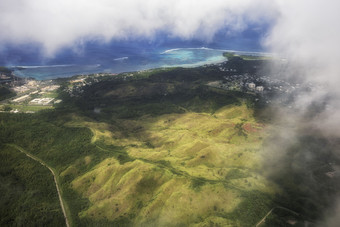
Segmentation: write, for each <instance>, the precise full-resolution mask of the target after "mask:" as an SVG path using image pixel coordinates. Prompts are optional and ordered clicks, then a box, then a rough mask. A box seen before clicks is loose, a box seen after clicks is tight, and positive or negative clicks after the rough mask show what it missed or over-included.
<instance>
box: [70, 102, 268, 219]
mask: <svg viewBox="0 0 340 227" xmlns="http://www.w3.org/2000/svg"><path fill="white" fill-rule="evenodd" d="M77 124H79V125H86V126H87V127H90V128H91V131H92V132H94V138H93V139H92V142H94V143H96V144H98V145H99V146H105V145H109V144H110V143H112V144H115V145H120V146H124V147H125V148H126V151H127V153H128V154H129V156H130V157H131V158H132V159H134V161H133V162H127V163H119V162H118V161H117V160H116V159H112V158H110V159H107V160H104V161H103V162H101V163H99V164H98V165H97V166H96V167H95V168H94V169H93V170H92V171H90V172H88V173H86V174H85V175H83V176H81V177H78V178H77V179H76V180H74V181H73V183H72V186H73V187H74V188H75V189H76V190H77V191H79V192H80V193H82V194H83V195H84V196H85V197H87V198H89V200H90V202H91V206H90V207H89V208H88V209H87V210H84V211H83V212H82V213H81V217H83V218H91V217H93V218H94V219H108V220H115V219H117V218H119V217H120V216H123V217H127V218H130V217H132V216H133V217H134V225H143V224H148V225H153V226H159V225H167V226H169V225H170V226H171V225H173V226H178V225H181V224H183V225H186V226H187V225H194V224H195V223H201V224H202V223H210V222H214V223H217V224H219V225H222V226H225V225H232V226H235V225H238V224H240V223H239V222H242V224H246V225H250V224H252V223H254V221H256V220H257V219H256V218H257V217H258V215H259V214H261V213H262V212H265V211H266V209H268V207H267V205H268V198H269V197H270V195H271V194H272V193H273V192H274V189H273V187H272V185H271V184H270V183H269V182H268V181H266V180H265V178H263V177H262V176H261V175H260V174H259V173H258V172H259V171H260V170H261V168H260V165H261V160H260V159H261V156H260V152H259V151H260V148H261V144H262V137H263V136H265V130H264V128H263V125H260V124H258V123H256V121H255V119H254V118H253V117H252V111H251V110H250V109H248V108H247V107H246V106H245V105H244V104H242V105H240V106H233V105H232V106H227V107H224V108H222V109H220V110H219V111H217V112H216V113H215V114H214V115H211V114H205V113H193V112H188V113H183V114H166V115H162V116H159V117H156V118H154V117H147V116H146V117H143V118H141V119H138V120H121V121H120V122H119V123H117V124H119V125H118V127H119V128H123V129H122V131H124V132H126V133H127V134H128V136H125V135H119V134H118V133H116V134H115V132H111V131H109V130H107V129H108V128H110V125H105V124H99V125H97V124H95V123H91V122H83V123H80V122H78V123H77ZM240 125H242V126H241V127H239V126H240ZM136 129H139V130H136ZM108 151H109V149H108ZM141 173H142V174H141ZM63 174H67V171H66V172H64V173H63ZM248 193H250V194H251V195H252V193H253V194H254V196H255V197H257V196H259V195H261V194H268V197H267V198H266V199H263V201H258V202H259V203H260V204H262V205H263V209H264V210H257V212H258V214H256V215H255V217H253V219H251V220H248V221H249V222H245V221H244V220H238V217H235V216H233V215H232V214H233V211H234V210H235V209H237V208H238V209H241V211H240V212H246V210H243V209H246V207H243V208H240V207H238V206H239V205H241V204H242V203H244V202H245V200H247V199H245V198H247V197H244V195H245V194H246V195H247V194H248ZM249 199H251V200H252V199H253V197H251V198H249ZM248 202H250V203H251V201H248ZM112 211H114V212H112Z"/></svg>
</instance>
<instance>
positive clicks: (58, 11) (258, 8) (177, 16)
mask: <svg viewBox="0 0 340 227" xmlns="http://www.w3.org/2000/svg"><path fill="white" fill-rule="evenodd" d="M274 5H275V4H274V3H273V1H270V0H255V1H254V0H229V1H225V0H172V1H162V0H144V1H140V0H116V1H110V0H96V1H90V0H59V1H46V0H25V1H24V0H2V1H0V9H2V10H1V11H2V13H1V14H0V30H1V31H2V34H1V36H0V42H2V43H6V42H7V43H8V42H10V43H27V42H33V43H38V44H41V45H42V46H43V48H44V50H45V53H46V54H47V55H52V54H54V53H55V52H56V51H57V50H58V49H59V48H62V47H71V46H73V45H75V44H76V43H77V42H78V43H79V42H82V41H84V40H85V41H86V40H91V39H96V40H103V41H110V40H112V39H133V38H147V39H153V38H154V37H155V35H156V34H158V33H165V34H167V35H168V36H170V37H179V38H182V39H192V38H198V39H203V40H207V41H209V40H211V39H212V38H213V37H214V35H215V34H216V32H218V31H219V30H220V29H222V28H227V30H229V31H230V33H231V34H232V33H234V32H239V31H242V30H244V29H245V28H247V26H248V24H249V23H252V24H256V23H263V22H268V21H271V20H272V19H273V18H274V16H275V15H276V14H275V10H274V9H275V7H274Z"/></svg>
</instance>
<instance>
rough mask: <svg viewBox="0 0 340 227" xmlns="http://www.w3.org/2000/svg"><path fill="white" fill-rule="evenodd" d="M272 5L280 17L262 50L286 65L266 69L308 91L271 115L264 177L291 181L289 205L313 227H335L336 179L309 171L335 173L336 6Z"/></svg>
mask: <svg viewBox="0 0 340 227" xmlns="http://www.w3.org/2000/svg"><path fill="white" fill-rule="evenodd" d="M277 6H278V8H279V12H280V15H279V17H278V18H277V21H276V23H275V26H273V28H272V30H271V31H270V33H269V34H268V36H267V37H266V39H265V40H263V45H264V46H265V47H266V48H268V49H269V50H270V51H271V52H274V53H276V54H277V55H278V56H280V58H281V59H285V60H287V62H286V63H285V67H284V70H282V68H280V69H279V68H278V67H276V66H275V65H272V66H271V67H272V70H273V72H276V73H277V74H279V75H280V77H283V78H284V79H286V80H292V79H298V80H299V81H300V83H301V84H302V85H305V86H306V87H309V88H310V89H307V90H305V91H301V92H300V94H299V95H298V96H296V97H295V98H294V100H293V101H292V103H290V105H291V106H293V109H288V107H287V106H281V107H279V108H278V110H277V111H276V124H278V125H279V126H280V130H279V131H278V132H275V133H273V137H272V138H271V141H272V142H269V143H268V144H267V145H266V148H265V149H266V154H267V155H268V160H267V162H268V163H267V164H268V166H267V168H268V169H274V171H273V172H272V173H270V174H269V175H270V177H273V178H274V179H276V180H278V181H281V182H284V181H286V180H287V179H292V182H294V183H292V185H295V186H296V189H295V190H296V191H295V193H296V194H301V195H300V198H298V196H296V198H298V199H297V200H300V202H298V203H297V204H298V205H295V206H296V207H298V206H301V207H304V209H309V210H310V214H309V215H310V216H314V218H316V219H317V220H314V221H316V223H315V224H317V226H329V227H333V226H338V223H339V222H340V217H339V215H338V212H337V211H339V209H340V203H339V202H335V201H339V196H338V193H337V190H336V188H337V187H338V183H337V182H338V178H335V179H327V176H326V175H325V174H324V173H323V174H322V173H320V172H319V170H316V169H315V168H316V167H315V166H321V165H323V166H324V168H330V169H331V170H332V171H334V172H335V173H338V170H337V168H338V160H339V157H340V153H339V147H340V146H339V139H338V138H339V136H340V130H339V126H340V117H339V116H340V102H339V98H340V90H339V89H338V86H339V82H340V64H339V63H338V59H340V45H339V44H338V42H339V39H340V27H339V25H338V23H339V19H340V15H339V13H338V12H337V9H338V8H339V7H340V2H338V1H335V0H331V1H316V0H315V1H307V0H302V1H277ZM316 163H318V164H316ZM325 178H326V179H325ZM288 181H290V180H288ZM287 184H288V183H287ZM286 190H287V191H289V190H291V189H288V188H287V189H286ZM334 190H335V191H334ZM288 194H289V192H288ZM290 196H291V197H292V195H290ZM294 196H295V195H294ZM288 197H289V196H288ZM304 199H306V200H305V201H303V200H304ZM297 200H291V201H290V203H294V202H296V201H297ZM307 200H309V201H307ZM315 204H318V205H315ZM288 205H289V204H288ZM307 207H308V208H307ZM313 212H315V214H313Z"/></svg>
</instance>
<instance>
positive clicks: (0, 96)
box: [0, 85, 15, 101]
mask: <svg viewBox="0 0 340 227" xmlns="http://www.w3.org/2000/svg"><path fill="white" fill-rule="evenodd" d="M13 96H15V93H14V92H12V91H11V90H10V89H8V88H7V87H4V86H1V85H0V101H2V100H5V99H8V98H11V97H13Z"/></svg>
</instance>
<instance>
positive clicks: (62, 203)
mask: <svg viewBox="0 0 340 227" xmlns="http://www.w3.org/2000/svg"><path fill="white" fill-rule="evenodd" d="M8 145H9V146H11V147H14V148H15V149H17V150H19V151H20V152H22V153H24V154H25V155H26V156H27V157H29V158H31V159H33V160H35V161H37V162H39V163H40V164H41V165H43V166H45V167H47V168H48V169H49V170H50V171H51V173H52V175H53V177H54V182H55V185H56V188H57V192H58V196H59V202H60V206H61V209H62V211H63V214H64V218H65V223H66V226H67V227H70V224H69V221H68V220H69V219H68V217H67V214H66V211H65V207H64V201H63V199H62V197H61V193H60V189H59V185H58V181H57V178H56V174H55V173H54V171H53V169H52V168H51V167H49V166H48V165H47V164H46V163H44V162H43V161H42V160H40V159H39V158H37V157H35V156H34V155H32V154H30V153H28V152H27V151H25V150H24V149H23V148H21V147H19V146H17V145H13V144H8Z"/></svg>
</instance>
